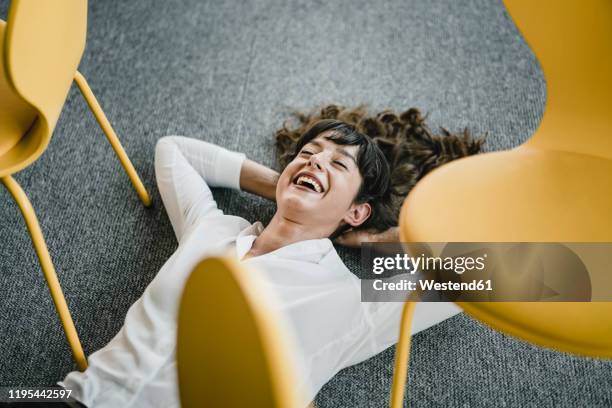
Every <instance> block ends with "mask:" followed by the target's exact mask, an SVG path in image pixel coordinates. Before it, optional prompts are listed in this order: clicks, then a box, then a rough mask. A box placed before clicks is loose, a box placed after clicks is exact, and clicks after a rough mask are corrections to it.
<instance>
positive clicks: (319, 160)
mask: <svg viewBox="0 0 612 408" xmlns="http://www.w3.org/2000/svg"><path fill="white" fill-rule="evenodd" d="M324 156H325V152H319V153H315V154H313V155H311V156H310V159H309V160H308V162H309V164H310V165H311V166H312V167H314V168H316V169H317V170H321V171H323V160H324V159H325V157H324Z"/></svg>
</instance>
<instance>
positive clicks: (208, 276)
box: [177, 257, 304, 408]
mask: <svg viewBox="0 0 612 408" xmlns="http://www.w3.org/2000/svg"><path fill="white" fill-rule="evenodd" d="M253 273H254V271H250V270H248V269H245V268H244V266H241V265H239V264H238V263H237V262H236V261H233V260H231V259H227V258H216V257H213V258H207V259H205V260H203V261H202V262H201V263H200V264H198V266H196V268H194V270H193V272H192V274H191V276H190V277H189V279H188V281H187V284H186V286H185V289H184V292H183V295H182V298H181V305H180V309H179V321H178V341H177V367H178V380H179V390H180V398H181V405H182V406H183V407H226V408H233V407H236V408H242V407H250V408H275V407H276V408H281V407H283V408H293V407H298V406H304V403H303V399H301V397H300V395H301V394H300V392H299V391H298V390H297V389H296V388H297V387H298V384H299V383H298V378H297V376H296V372H295V371H294V370H295V364H294V363H293V360H292V354H291V350H292V349H291V347H292V346H293V344H292V343H291V340H290V339H289V337H288V336H287V333H288V332H287V330H286V328H287V326H285V325H284V324H283V321H282V316H281V315H280V314H278V312H277V311H276V310H275V308H274V307H273V306H272V304H271V303H269V302H270V301H271V298H270V296H269V294H268V295H267V294H266V293H267V291H266V289H267V288H266V287H265V286H260V283H259V281H258V280H256V279H254V277H253Z"/></svg>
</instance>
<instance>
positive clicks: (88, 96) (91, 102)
mask: <svg viewBox="0 0 612 408" xmlns="http://www.w3.org/2000/svg"><path fill="white" fill-rule="evenodd" d="M74 81H75V82H76V84H77V86H78V87H79V90H80V91H81V94H82V95H83V98H85V101H86V102H87V105H88V106H89V109H90V110H91V112H92V113H93V114H94V117H95V118H96V121H97V122H98V124H99V125H100V127H101V128H102V130H103V131H104V134H105V135H106V138H107V139H108V141H109V143H110V144H111V146H112V148H113V150H114V151H115V154H116V155H117V157H118V158H119V162H121V165H122V166H123V169H124V170H125V172H126V173H127V175H128V177H129V178H130V181H131V182H132V185H133V186H134V189H135V190H136V193H137V194H138V197H139V198H140V201H142V203H143V204H144V205H145V206H146V207H148V206H150V205H151V197H150V196H149V193H148V192H147V189H146V188H145V186H144V184H142V181H141V180H140V177H139V176H138V173H137V172H136V169H134V165H133V164H132V162H131V161H130V158H129V157H128V155H127V153H125V150H124V149H123V146H122V145H121V142H120V141H119V138H118V137H117V134H116V133H115V131H114V130H113V128H112V126H111V124H110V122H109V121H108V119H107V118H106V115H105V114H104V111H102V108H101V107H100V104H99V103H98V100H97V99H96V97H95V95H94V94H93V92H92V91H91V88H90V87H89V85H88V84H87V81H86V80H85V77H84V76H83V75H82V74H81V73H80V72H79V71H77V72H76V73H75V74H74Z"/></svg>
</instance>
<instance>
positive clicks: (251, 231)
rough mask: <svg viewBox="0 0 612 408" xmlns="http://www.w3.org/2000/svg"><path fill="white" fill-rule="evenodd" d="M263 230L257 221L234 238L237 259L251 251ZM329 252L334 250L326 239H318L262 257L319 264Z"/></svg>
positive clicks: (305, 241)
mask: <svg viewBox="0 0 612 408" xmlns="http://www.w3.org/2000/svg"><path fill="white" fill-rule="evenodd" d="M263 230H264V226H263V224H262V223H261V222H260V221H257V222H255V223H254V224H252V225H250V226H248V227H247V228H245V229H243V230H242V231H240V233H239V234H238V236H237V237H236V256H237V257H238V259H242V258H243V257H244V256H245V255H246V254H247V252H249V251H250V250H251V248H252V247H253V242H255V238H257V237H258V236H259V234H261V232H262V231H263ZM331 250H334V246H333V244H332V242H331V241H330V240H329V239H328V238H318V239H307V240H304V241H298V242H294V243H292V244H289V245H285V246H284V247H281V248H278V249H276V250H274V251H272V252H268V253H267V254H265V255H262V256H274V257H279V258H284V259H291V260H297V261H305V262H314V263H319V262H320V261H321V260H322V259H323V258H324V257H325V256H326V255H327V254H328V253H329V252H330V251H331Z"/></svg>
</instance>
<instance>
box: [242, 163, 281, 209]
mask: <svg viewBox="0 0 612 408" xmlns="http://www.w3.org/2000/svg"><path fill="white" fill-rule="evenodd" d="M278 177H279V174H278V172H276V171H274V170H272V169H270V168H268V167H266V166H264V165H261V164H259V163H255V162H254V161H252V160H249V159H246V160H245V161H244V164H243V165H242V171H241V172H240V188H241V189H242V190H244V191H248V192H249V193H253V194H256V195H258V196H260V197H263V198H267V199H268V200H272V201H276V183H277V182H278Z"/></svg>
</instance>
